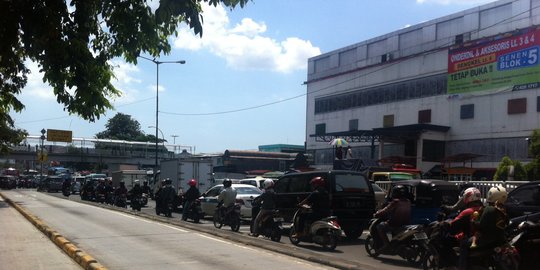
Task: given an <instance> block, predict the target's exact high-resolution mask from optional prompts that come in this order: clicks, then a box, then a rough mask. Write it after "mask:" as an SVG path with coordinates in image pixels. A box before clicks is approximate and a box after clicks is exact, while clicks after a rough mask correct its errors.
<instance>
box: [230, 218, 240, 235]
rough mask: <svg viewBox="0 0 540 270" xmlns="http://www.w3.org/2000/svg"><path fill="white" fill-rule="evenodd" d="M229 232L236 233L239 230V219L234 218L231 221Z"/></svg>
mask: <svg viewBox="0 0 540 270" xmlns="http://www.w3.org/2000/svg"><path fill="white" fill-rule="evenodd" d="M231 230H232V231H233V232H237V231H239V230H240V217H234V218H232V220H231Z"/></svg>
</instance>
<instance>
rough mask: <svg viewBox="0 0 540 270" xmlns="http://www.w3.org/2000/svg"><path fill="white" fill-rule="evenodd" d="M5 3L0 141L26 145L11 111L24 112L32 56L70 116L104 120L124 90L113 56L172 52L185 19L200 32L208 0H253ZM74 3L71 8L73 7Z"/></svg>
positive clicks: (225, 0)
mask: <svg viewBox="0 0 540 270" xmlns="http://www.w3.org/2000/svg"><path fill="white" fill-rule="evenodd" d="M147 2H148V0H71V1H64V0H44V1H35V0H4V1H0V37H2V42H0V133H1V134H3V136H1V137H0V146H6V145H9V144H16V143H20V141H21V140H22V139H21V138H24V136H22V135H24V134H23V132H24V131H22V130H18V129H15V128H14V126H15V124H14V122H13V119H12V118H11V116H10V115H9V112H10V111H11V110H13V111H15V112H20V111H21V110H23V109H24V104H22V103H21V102H20V101H19V99H18V98H17V96H18V95H19V94H20V93H21V91H22V89H23V88H24V87H25V85H26V83H27V75H28V74H29V72H30V70H29V69H28V67H27V66H26V63H25V61H26V60H32V61H35V62H37V63H38V65H39V68H40V71H41V72H43V74H44V76H43V81H44V82H46V83H48V84H49V85H51V87H52V91H54V94H55V95H56V98H57V101H58V103H60V104H62V105H63V106H64V110H66V111H67V112H69V113H70V114H76V115H79V116H80V117H81V118H83V119H85V120H88V121H90V122H93V121H95V119H99V118H100V116H102V115H103V114H104V113H105V112H106V110H108V109H112V104H111V103H110V102H109V100H110V98H111V97H116V96H118V95H119V94H120V92H119V91H118V90H117V89H116V88H115V87H114V86H113V85H112V84H111V78H112V77H113V76H114V75H113V72H112V69H113V67H112V66H111V64H110V62H109V61H110V60H111V59H113V58H115V57H123V58H124V59H125V60H126V61H127V62H128V63H134V64H136V63H137V57H138V56H139V55H140V54H142V53H145V54H149V55H150V56H152V57H159V55H160V54H162V53H164V54H167V53H169V52H170V50H171V45H170V44H169V40H168V37H169V36H171V35H177V33H178V32H177V30H176V29H177V27H178V25H179V23H181V22H185V23H186V24H187V25H189V27H190V28H191V29H193V31H194V32H195V34H199V35H201V36H202V34H203V28H202V21H203V17H202V12H201V11H202V8H201V4H202V3H209V4H210V5H214V6H216V5H218V4H220V3H221V4H224V5H225V6H227V7H229V8H230V9H233V8H235V7H236V6H238V5H240V6H241V7H244V5H245V4H246V3H247V2H248V0H160V1H159V2H160V5H159V7H158V8H157V9H156V10H155V12H153V11H152V9H151V8H150V7H149V6H148V3H147ZM68 3H69V5H70V6H69V7H68V6H67V5H68Z"/></svg>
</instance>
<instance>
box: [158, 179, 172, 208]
mask: <svg viewBox="0 0 540 270" xmlns="http://www.w3.org/2000/svg"><path fill="white" fill-rule="evenodd" d="M171 184H172V181H171V179H169V178H167V179H165V180H164V181H163V186H162V187H161V190H160V191H159V200H160V205H161V206H162V207H164V208H165V207H169V206H168V205H169V204H172V203H173V200H174V197H175V195H176V191H175V190H174V188H173V186H172V185H171ZM171 211H172V209H171Z"/></svg>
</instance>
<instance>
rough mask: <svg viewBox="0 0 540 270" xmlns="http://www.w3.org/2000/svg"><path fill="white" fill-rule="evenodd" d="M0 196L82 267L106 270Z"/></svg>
mask: <svg viewBox="0 0 540 270" xmlns="http://www.w3.org/2000/svg"><path fill="white" fill-rule="evenodd" d="M0 197H2V198H3V199H4V201H6V202H7V203H8V204H9V205H11V206H12V207H13V208H15V209H17V211H19V213H21V214H22V215H23V216H24V217H25V218H26V219H27V220H28V221H30V223H32V224H33V225H34V226H35V227H36V228H37V229H38V230H40V231H41V232H42V233H43V234H45V235H46V236H47V237H48V238H49V239H50V240H51V241H52V242H53V243H54V244H55V245H56V246H58V247H59V248H60V249H61V250H63V251H64V253H66V254H67V255H68V256H69V257H70V258H72V259H73V260H74V261H75V262H77V263H78V264H79V265H80V266H82V267H83V268H84V269H86V270H107V268H105V267H104V266H103V265H101V264H100V263H98V262H97V260H96V259H94V258H93V257H92V256H90V255H88V254H87V253H85V252H83V251H82V250H81V249H79V248H78V247H77V246H75V245H74V244H73V243H71V242H70V241H69V240H68V239H67V238H65V237H63V236H62V235H60V234H59V233H58V232H56V231H55V230H53V229H52V228H50V227H49V226H48V225H47V224H45V222H43V221H42V220H40V219H39V218H38V217H36V216H34V215H33V214H31V213H30V212H29V211H27V210H26V209H25V208H23V207H22V206H20V205H18V204H17V203H15V202H13V201H12V200H11V199H10V198H8V197H6V196H4V194H2V192H0Z"/></svg>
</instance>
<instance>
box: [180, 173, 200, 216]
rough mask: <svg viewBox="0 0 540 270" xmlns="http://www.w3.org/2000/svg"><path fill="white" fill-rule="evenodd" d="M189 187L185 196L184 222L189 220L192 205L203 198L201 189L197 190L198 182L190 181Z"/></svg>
mask: <svg viewBox="0 0 540 270" xmlns="http://www.w3.org/2000/svg"><path fill="white" fill-rule="evenodd" d="M188 186H189V189H188V190H187V191H186V193H184V194H183V196H184V206H183V208H182V220H184V221H186V220H187V216H188V211H189V208H190V207H191V204H192V203H193V202H194V201H195V200H197V199H198V198H199V197H200V196H201V192H199V189H198V188H197V180H195V179H191V180H189V181H188Z"/></svg>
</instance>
